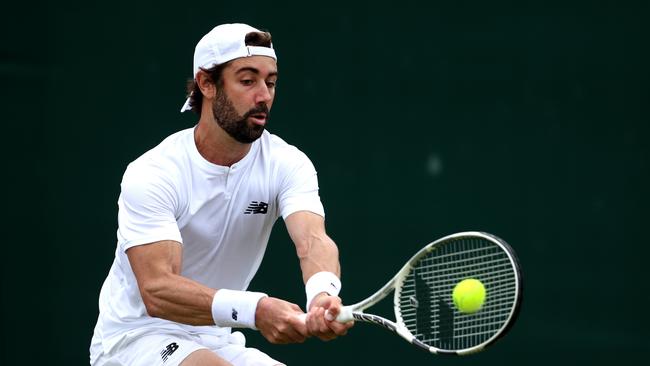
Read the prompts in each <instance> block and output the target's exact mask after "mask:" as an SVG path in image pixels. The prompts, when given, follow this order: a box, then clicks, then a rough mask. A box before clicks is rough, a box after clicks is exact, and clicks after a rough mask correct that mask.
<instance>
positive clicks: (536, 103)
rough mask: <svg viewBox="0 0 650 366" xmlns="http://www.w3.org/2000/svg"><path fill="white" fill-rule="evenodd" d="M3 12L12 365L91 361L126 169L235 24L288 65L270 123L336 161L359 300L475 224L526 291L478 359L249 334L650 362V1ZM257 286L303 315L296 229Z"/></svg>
mask: <svg viewBox="0 0 650 366" xmlns="http://www.w3.org/2000/svg"><path fill="white" fill-rule="evenodd" d="M3 8H5V10H6V11H3V12H2V15H0V17H1V19H2V21H1V22H0V27H1V30H2V31H1V33H0V34H1V37H2V42H1V44H2V46H1V47H2V49H1V50H2V52H1V54H0V55H1V57H2V59H1V63H0V78H1V79H2V86H3V98H2V114H3V116H4V117H3V126H4V132H3V141H4V143H3V153H4V154H3V155H4V159H3V160H4V162H5V169H4V174H3V176H4V179H3V186H4V187H5V188H4V191H5V195H6V199H7V201H8V206H7V207H8V212H6V213H5V215H6V216H5V217H6V219H5V220H3V221H4V222H5V224H4V230H3V231H4V233H5V243H4V246H3V247H4V251H3V255H4V261H3V262H4V263H3V265H2V291H1V294H2V295H1V299H2V308H1V310H2V326H1V327H2V332H0V334H2V335H1V337H2V341H1V342H0V350H1V351H0V363H1V364H3V365H9V364H23V365H41V364H55V365H84V364H87V363H88V361H87V359H88V344H89V341H90V337H91V334H92V329H93V326H94V324H95V319H96V316H97V297H98V293H99V288H100V286H101V283H102V281H103V280H104V277H105V275H106V272H107V270H108V268H109V266H110V263H111V262H112V259H113V253H114V250H115V230H116V214H117V205H116V200H117V196H118V194H119V182H120V179H121V175H122V172H123V170H124V168H125V167H126V165H127V164H128V163H129V162H130V161H131V160H133V159H135V158H136V157H137V156H139V155H140V154H141V153H143V152H144V151H146V150H147V149H149V148H151V147H153V146H155V145H156V144H157V143H158V142H159V141H160V140H161V139H162V138H164V137H165V136H167V135H169V134H171V133H172V132H175V131H177V130H179V129H183V128H187V127H190V126H192V125H193V124H194V123H195V121H196V118H195V117H194V116H193V115H191V114H185V115H181V114H180V113H178V110H179V109H180V107H181V105H182V103H183V100H184V84H185V80H186V78H188V77H190V76H191V75H190V74H191V69H192V54H193V49H194V46H195V44H196V42H197V41H198V40H199V39H200V37H202V36H203V34H205V33H206V32H208V31H209V30H210V29H211V28H212V27H213V26H215V25H217V24H219V23H224V22H246V23H249V24H251V25H254V26H257V27H260V28H265V29H268V30H270V31H271V32H272V34H273V36H274V43H275V47H276V50H277V52H278V55H279V68H280V74H281V77H280V82H279V85H278V88H279V89H278V95H277V99H276V104H275V105H274V109H273V118H272V119H271V123H270V125H269V127H268V128H269V130H270V131H271V132H273V133H276V134H278V135H280V136H282V137H283V138H284V139H285V140H287V141H288V142H290V143H292V144H295V145H297V146H298V147H299V148H301V149H302V150H303V151H305V152H306V153H307V154H308V155H309V156H310V157H311V159H312V160H313V162H314V164H315V165H316V167H317V169H318V171H319V177H320V187H321V196H322V200H323V202H324V204H325V206H326V212H327V226H328V232H329V233H330V235H331V236H332V237H333V238H334V239H335V240H336V241H337V243H338V244H339V246H340V251H341V257H342V266H343V275H344V288H343V292H342V297H343V298H344V299H345V300H347V301H348V302H353V301H358V300H360V299H362V298H364V297H365V296H367V295H368V294H369V292H370V291H374V290H375V289H376V288H377V287H378V286H380V285H382V284H383V283H384V282H385V281H386V280H387V279H388V278H389V277H390V276H391V275H392V274H393V273H394V271H395V270H397V269H398V268H399V267H400V266H401V265H402V264H403V262H404V261H405V260H406V259H408V257H410V255H411V254H412V253H413V252H414V251H416V250H417V249H418V248H420V247H421V246H423V245H424V244H426V243H428V242H430V241H432V240H434V239H436V238H438V237H441V236H443V235H446V234H450V233H453V232H456V231H462V230H484V231H489V232H492V233H495V234H497V235H499V236H501V237H503V238H504V239H506V240H507V241H508V242H510V243H511V244H512V246H513V247H514V248H515V249H516V250H517V252H518V254H519V256H520V259H521V261H522V265H523V270H524V275H525V280H526V283H525V284H526V288H525V302H524V306H523V309H522V312H521V314H520V319H519V321H518V323H517V324H516V326H515V327H514V329H513V330H512V332H511V333H510V334H509V335H508V336H507V337H506V338H505V339H503V340H501V341H500V342H499V343H497V344H496V345H495V346H494V347H492V348H491V349H489V350H488V351H486V352H483V353H481V354H477V355H473V356H469V357H466V358H461V359H455V358H448V357H441V356H431V355H427V354H425V353H423V352H421V351H420V350H418V349H416V348H413V347H412V346H410V345H408V344H406V343H405V342H402V341H401V340H399V339H398V338H395V337H394V336H393V335H391V334H389V333H388V332H384V331H383V330H381V329H379V328H374V327H372V326H370V325H365V324H358V325H357V326H356V327H355V328H354V329H353V330H352V331H351V332H350V335H349V336H347V337H345V338H342V339H338V340H336V341H333V342H329V343H322V342H320V341H317V340H310V341H308V342H307V343H305V344H304V345H288V346H273V345H268V344H266V343H265V342H264V340H263V339H262V338H261V337H260V336H259V335H258V334H256V333H253V332H248V333H247V334H248V337H249V343H250V344H252V345H255V346H258V347H260V348H262V349H263V350H265V351H266V352H268V353H269V354H271V355H273V356H275V357H276V358H278V359H280V360H283V361H285V362H287V364H289V365H329V364H332V363H335V364H338V365H349V364H356V363H358V362H367V363H368V364H376V365H390V364H397V363H399V364H404V365H420V364H436V365H502V364H526V365H548V364H549V363H554V364H558V363H560V364H575V363H584V364H602V365H604V364H609V363H611V362H613V361H616V362H621V361H627V360H632V359H636V356H642V355H645V354H647V352H648V345H649V344H650V342H649V340H650V339H649V337H648V335H647V326H648V325H649V324H648V317H647V310H646V309H645V304H646V303H647V302H648V300H650V296H649V295H648V294H649V292H648V285H647V283H646V280H647V279H648V270H647V265H646V259H647V257H648V254H649V250H648V245H649V244H650V243H649V242H648V239H647V236H644V234H643V232H644V231H643V230H644V228H645V226H646V225H647V224H648V218H649V217H648V213H647V207H649V203H650V202H649V199H648V198H649V194H648V186H649V185H650V177H649V159H648V158H649V155H650V154H649V150H650V149H649V148H648V137H649V132H650V131H649V129H650V128H649V124H650V118H649V117H650V115H649V113H648V104H649V103H648V102H649V101H650V92H649V87H648V85H649V83H650V72H649V71H648V65H650V57H649V56H650V54H649V47H648V34H649V32H648V30H649V29H648V20H647V19H648V15H650V12H649V10H650V9H649V6H648V2H647V1H636V2H635V1H552V2H549V1H534V0H530V1H502V0H497V1H491V2H486V1H479V0H466V1H449V0H444V1H434V2H424V1H412V0H401V1H357V2H353V1H347V2H341V3H338V2H321V3H308V2H298V1H292V2H280V1H277V2H271V1H256V0H251V1H246V2H232V1H231V2H223V1H212V2H205V1H195V2H181V3H178V4H174V3H172V2H159V1H137V2H136V1H128V2H127V1H106V2H89V1H84V2H81V1H78V2H65V1H64V2H46V1H35V2H12V3H11V4H5V5H3ZM644 187H645V188H644ZM644 238H645V239H644ZM359 263H364V265H359ZM365 263H375V265H367V264H365ZM253 289H255V290H262V291H265V292H268V293H269V294H272V295H274V296H278V297H283V298H286V299H288V300H291V301H294V302H296V303H298V304H300V305H302V304H303V301H304V300H303V297H304V295H303V292H302V284H301V282H300V273H299V270H298V262H297V259H296V257H295V254H294V252H293V248H292V244H291V242H290V241H289V239H288V236H287V234H286V230H285V229H284V226H283V224H282V222H281V221H280V222H278V225H277V228H276V231H275V232H274V234H273V236H272V240H271V243H270V245H269V249H268V251H267V256H266V258H265V261H264V262H263V264H262V268H261V270H260V272H259V273H258V276H257V277H256V279H255V280H254V283H253ZM383 310H384V311H390V309H389V308H384V309H383Z"/></svg>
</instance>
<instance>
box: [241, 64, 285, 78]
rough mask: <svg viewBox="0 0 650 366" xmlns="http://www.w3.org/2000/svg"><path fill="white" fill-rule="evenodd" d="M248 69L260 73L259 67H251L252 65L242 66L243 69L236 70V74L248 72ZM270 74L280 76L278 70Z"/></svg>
mask: <svg viewBox="0 0 650 366" xmlns="http://www.w3.org/2000/svg"><path fill="white" fill-rule="evenodd" d="M247 71H249V72H252V73H253V74H256V75H259V74H260V70H259V69H257V68H255V67H251V66H245V67H242V68H241V69H239V70H237V71H235V74H241V73H243V72H247ZM269 76H278V72H277V71H273V72H270V73H269Z"/></svg>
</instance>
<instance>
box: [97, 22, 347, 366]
mask: <svg viewBox="0 0 650 366" xmlns="http://www.w3.org/2000/svg"><path fill="white" fill-rule="evenodd" d="M276 61H277V57H276V54H275V50H274V49H273V46H272V43H271V35H270V34H269V33H268V32H261V31H259V30H257V29H255V28H253V27H251V26H248V25H245V24H225V25H220V26H217V27H216V28H214V29H213V30H212V31H210V32H209V33H208V34H206V35H205V36H204V37H203V38H202V39H201V40H200V41H199V42H198V44H197V45H196V49H195V53H194V69H193V80H192V81H191V82H190V86H189V90H190V95H189V98H188V99H187V101H186V102H185V105H183V107H182V109H181V111H182V112H184V111H187V110H192V111H194V112H196V113H197V114H198V115H199V116H200V117H199V122H198V124H197V125H196V126H195V127H194V128H190V129H186V130H183V131H180V132H177V133H175V134H173V135H171V136H169V137H168V138H166V139H165V140H163V141H162V142H161V143H160V144H159V145H158V146H156V147H155V148H153V149H151V150H149V151H148V152H146V153H145V154H144V155H142V156H140V157H139V158H138V159H136V160H135V161H133V162H132V163H131V164H129V166H128V167H127V169H126V171H125V173H124V176H123V179H122V184H121V194H120V197H119V199H118V205H119V213H118V224H119V228H118V230H117V249H116V251H115V260H114V262H113V265H112V266H111V269H110V271H109V273H108V276H107V278H106V280H105V282H104V284H103V286H102V289H101V293H100V295H99V317H98V319H97V324H96V326H95V331H94V335H93V338H92V342H91V346H90V363H91V365H97V366H100V365H106V366H108V365H147V366H150V365H165V366H167V365H170V366H171V365H184V366H191V365H235V366H240V365H241V366H244V365H282V363H281V362H278V361H276V360H274V359H272V358H271V357H269V356H268V355H266V354H264V353H262V352H261V351H259V350H256V349H253V348H247V347H246V345H245V339H244V336H243V334H242V333H241V332H232V331H231V330H232V328H251V329H257V330H259V331H260V332H261V334H262V335H263V336H264V337H265V338H266V339H267V340H268V341H269V342H271V343H293V342H303V341H304V340H305V339H306V338H307V337H310V336H316V337H319V338H320V339H323V340H329V339H333V338H335V337H337V336H340V335H344V334H345V333H346V331H347V330H348V329H349V328H350V327H351V326H352V324H351V323H348V324H341V323H338V322H336V321H334V320H333V319H334V318H335V317H336V315H337V314H338V313H339V311H340V308H341V299H340V298H339V297H338V294H339V291H340V288H341V282H340V280H339V277H340V266H339V259H338V249H337V246H336V244H335V243H334V242H333V241H332V240H331V239H330V238H329V236H328V235H327V234H326V232H325V224H324V210H323V205H322V204H321V201H320V197H319V195H318V182H317V178H316V170H315V169H314V166H313V165H312V163H311V161H310V160H309V159H308V158H307V156H306V155H305V154H304V153H302V152H301V151H300V150H298V149H297V148H295V147H293V146H291V145H289V144H287V143H286V142H284V141H283V140H282V139H280V138H279V137H277V136H275V135H272V134H270V133H269V132H268V131H266V130H265V127H266V124H267V123H268V121H269V112H270V110H271V106H272V105H273V100H274V97H275V91H276V82H277V79H278V70H277V63H276ZM280 216H282V218H283V219H284V221H285V224H286V226H287V230H288V232H289V234H290V237H291V239H292V241H293V242H294V243H295V246H296V252H297V254H298V257H299V260H300V267H301V270H302V275H303V280H304V281H305V291H306V298H307V301H306V309H307V310H308V314H307V316H306V321H304V320H300V319H299V316H300V315H301V314H303V311H302V310H301V308H300V307H299V306H298V305H296V304H293V303H290V302H287V301H284V300H281V299H278V298H274V297H271V296H267V295H266V294H264V293H260V292H251V291H247V288H248V285H249V283H250V281H251V280H252V278H253V276H254V275H255V273H256V271H257V270H258V268H259V265H260V262H261V261H262V257H263V256H264V251H265V250H266V246H267V243H268V239H269V236H270V234H271V229H272V227H273V224H274V222H275V221H276V220H277V219H278V218H279V217H280ZM276 280H277V281H283V279H282V278H277V279H276Z"/></svg>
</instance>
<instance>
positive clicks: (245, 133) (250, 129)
mask: <svg viewBox="0 0 650 366" xmlns="http://www.w3.org/2000/svg"><path fill="white" fill-rule="evenodd" d="M212 114H213V115H214V118H215V119H216V121H217V124H219V126H220V127H221V128H222V129H223V130H224V131H226V132H227V133H228V135H230V137H232V138H233V139H235V140H236V141H238V142H241V143H245V144H249V143H251V142H253V141H255V140H257V139H258V138H260V136H262V133H263V132H264V125H259V124H255V123H252V122H250V121H249V120H248V119H249V117H251V116H254V115H258V114H264V115H265V118H266V120H268V118H269V108H268V107H267V106H266V104H264V103H261V104H259V105H257V106H256V107H255V108H252V109H250V110H249V111H248V112H246V113H244V115H243V116H241V115H239V113H237V111H236V110H235V106H234V105H233V103H232V101H230V99H229V98H228V96H227V95H226V92H225V91H224V90H223V88H217V94H216V98H215V102H214V103H213V104H212Z"/></svg>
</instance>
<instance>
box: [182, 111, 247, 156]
mask: <svg viewBox="0 0 650 366" xmlns="http://www.w3.org/2000/svg"><path fill="white" fill-rule="evenodd" d="M194 142H195V143H196V148H197V150H198V151H199V154H201V156H203V158H204V159H205V160H207V161H209V162H211V163H212V164H217V165H221V166H231V165H233V164H235V163H237V162H238V161H240V160H241V159H243V158H244V157H245V156H246V154H248V152H249V151H250V149H251V144H244V143H241V142H239V141H237V140H235V139H233V138H232V137H231V136H230V135H228V133H227V132H226V131H224V130H223V129H222V128H221V127H220V126H219V125H218V124H217V121H215V120H214V118H213V119H209V118H204V116H201V119H200V120H199V124H198V125H197V126H196V128H195V129H194Z"/></svg>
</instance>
